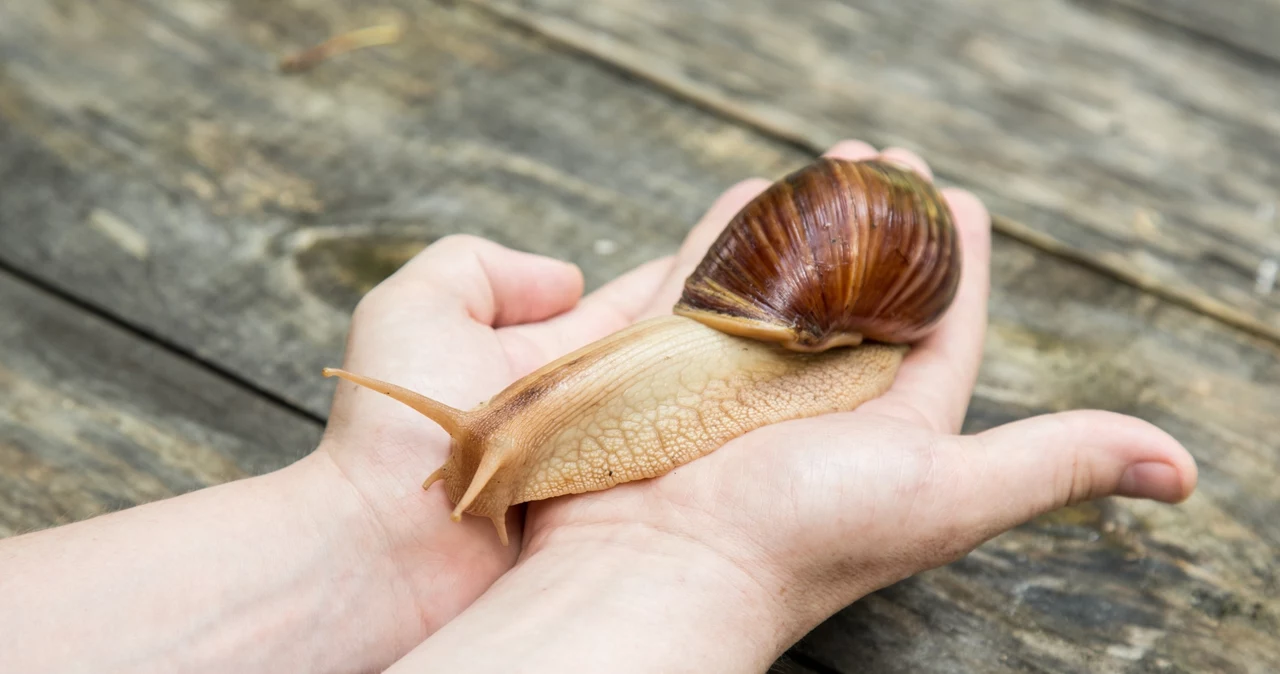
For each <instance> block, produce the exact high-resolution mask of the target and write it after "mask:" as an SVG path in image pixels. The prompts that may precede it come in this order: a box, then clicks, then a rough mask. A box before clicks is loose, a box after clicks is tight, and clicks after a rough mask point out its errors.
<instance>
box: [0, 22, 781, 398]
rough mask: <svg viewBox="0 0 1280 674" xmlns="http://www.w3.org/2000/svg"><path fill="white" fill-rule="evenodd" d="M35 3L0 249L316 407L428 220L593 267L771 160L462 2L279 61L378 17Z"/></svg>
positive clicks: (19, 55)
mask: <svg viewBox="0 0 1280 674" xmlns="http://www.w3.org/2000/svg"><path fill="white" fill-rule="evenodd" d="M59 7H62V6H61V5H59V4H57V3H45V2H42V1H41V0H19V1H17V2H5V3H3V6H0V63H2V64H4V65H3V66H2V68H3V70H0V184H3V185H4V186H5V189H4V190H3V192H2V193H0V220H3V221H4V222H5V226H4V227H2V228H0V261H3V262H5V263H7V264H10V265H13V266H15V267H18V268H21V269H24V270H27V271H28V272H30V273H32V274H37V275H39V276H41V277H42V278H44V279H46V280H47V281H48V282H49V283H51V284H54V285H56V286H57V287H59V288H61V289H63V290H65V291H67V292H69V293H72V294H74V295H76V296H78V297H82V298H85V299H86V301H89V302H91V303H92V304H94V305H96V306H99V307H103V308H104V309H105V310H107V311H109V312H110V313H111V314H113V315H116V316H119V317H120V318H121V319H122V320H125V321H128V322H129V323H131V324H134V325H138V326H140V327H141V328H143V329H145V330H147V331H148V332H150V333H153V334H156V335H158V336H160V337H161V338H163V339H166V340H169V341H171V342H173V343H176V344H181V345H184V346H185V347H188V348H190V349H191V350H192V351H193V352H194V353H196V354H197V355H198V356H200V357H201V358H203V359H205V360H206V361H208V362H211V363H214V364H217V365H218V366H219V367H224V368H226V369H227V370H229V371H231V372H234V373H236V374H237V375H239V376H241V377H243V378H245V379H246V380H248V381H251V382H253V383H254V384H255V385H257V386H260V387H262V388H264V389H267V390H272V391H275V392H278V393H279V394H280V395H282V396H283V397H284V398H286V399H288V400H289V401H291V402H293V403H294V404H296V405H298V406H300V407H303V408H305V409H306V410H308V411H310V412H311V413H313V414H317V415H321V414H324V413H325V411H326V410H327V406H328V402H329V399H330V397H331V395H332V387H333V383H332V381H327V380H323V379H321V377H320V369H321V368H322V367H324V366H329V365H335V364H337V363H338V362H339V361H340V359H341V355H342V348H343V343H344V337H345V330H346V325H347V321H348V319H349V313H350V310H351V308H352V307H353V306H354V304H355V302H356V300H357V299H358V298H359V297H360V295H361V294H362V293H363V292H364V291H366V290H368V289H369V288H370V287H372V286H373V285H374V284H375V283H376V282H377V281H379V280H381V279H382V278H383V277H385V276H386V275H387V274H389V273H390V272H391V271H392V270H393V269H395V268H396V267H397V266H398V265H399V264H400V263H402V262H403V261H404V260H406V259H408V257H409V256H411V255H412V254H413V253H415V252H416V251H417V250H419V249H420V248H421V247H422V246H423V245H426V244H427V243H429V242H430V241H432V240H434V239H436V238H439V237H441V236H444V235H446V234H451V233H455V232H469V233H473V234H479V235H483V236H487V237H490V238H493V239H496V240H498V241H501V242H502V243H505V244H508V245H511V246H514V247H518V248H521V249H525V250H532V251H535V252H541V253H545V254H551V255H555V256H557V257H566V258H568V259H571V260H574V261H576V262H578V263H580V264H581V265H582V266H583V267H584V269H585V270H586V272H587V276H588V281H589V283H590V284H591V285H592V286H596V285H599V284H600V283H601V282H602V281H604V280H605V279H607V278H612V277H613V276H615V275H617V274H618V273H621V272H622V271H624V270H625V269H627V268H630V267H631V266H633V265H635V264H638V263H640V262H642V261H645V260H648V259H650V258H653V257H656V256H658V255H660V254H662V253H666V252H671V251H672V250H674V246H675V244H676V243H677V242H678V241H679V239H680V237H681V236H682V235H683V232H684V231H685V230H686V229H687V228H688V226H689V223H690V222H692V221H694V220H696V218H697V217H698V215H699V214H700V212H701V209H703V208H705V206H706V204H707V203H708V196H709V195H712V194H715V193H716V192H718V191H719V190H721V189H723V188H724V187H726V186H728V185H729V184H732V183H733V182H734V181H736V180H739V179H742V178H746V177H748V176H750V175H751V174H752V172H756V171H764V172H767V173H777V172H779V171H781V170H782V169H783V166H784V165H785V161H793V160H794V155H791V154H790V153H788V152H787V149H786V148H779V147H778V146H775V145H770V144H767V143H753V142H750V141H749V140H748V139H749V138H750V137H751V133H750V132H749V131H744V130H742V129H739V128H736V127H733V126H730V125H726V124H724V123H722V122H721V121H720V120H717V119H715V118H712V117H709V116H707V115H705V114H702V113H700V112H699V111H697V110H696V109H694V108H691V107H689V106H685V105H680V104H678V103H676V102H674V101H672V100H670V99H667V98H664V97H662V96H654V95H653V94H652V93H650V92H648V91H645V90H643V89H640V88H637V87H633V86H631V83H629V82H626V81H624V80H620V79H619V78H617V77H615V76H614V75H613V74H611V73H609V72H607V71H605V70H602V69H600V68H595V67H591V66H588V65H584V64H582V63H580V62H579V61H577V60H576V59H574V58H572V57H570V56H567V55H565V54H562V53H559V52H556V51H553V50H551V49H549V48H548V47H546V46H545V45H543V44H541V43H540V42H538V41H536V40H533V39H530V38H527V37H521V36H518V35H513V34H510V33H509V32H506V31H502V30H499V28H498V27H497V26H496V25H495V24H494V23H493V22H492V21H490V20H487V19H486V18H485V17H483V16H477V15H476V12H474V11H450V10H447V9H443V8H440V7H438V6H435V5H431V4H424V3H417V4H414V3H406V7H409V8H411V9H412V11H409V9H405V10H403V11H401V12H399V13H398V14H397V16H400V17H401V18H400V20H402V21H404V22H405V23H406V25H407V27H406V30H405V38H404V40H403V41H402V42H401V43H400V44H398V45H393V46H391V47H387V48H385V49H376V50H375V49H371V50H365V51H360V52H353V53H351V54H347V55H344V56H343V57H340V58H337V59H335V60H333V61H331V62H329V63H326V64H322V66H321V67H318V68H316V69H315V70H313V71H311V72H309V73H307V74H306V75H303V76H285V75H282V74H280V73H278V72H277V71H276V68H275V62H276V60H277V59H278V58H279V57H280V56H281V55H285V54H289V53H292V52H293V51H295V50H297V49H300V48H303V47H305V46H309V45H310V44H312V43H314V42H318V41H321V40H323V39H325V38H327V37H328V36H329V35H330V34H332V33H336V32H339V31H342V30H347V29H351V28H359V27H361V26H365V25H370V24H375V23H379V22H382V21H385V20H387V17H386V16H384V15H383V14H380V13H376V12H372V11H365V10H356V9H349V4H348V3H337V2H327V3H326V2H319V3H316V2H311V3H305V4H302V3H294V4H288V3H271V4H269V5H263V4H262V3H257V2H247V1H246V2H241V3H227V2H222V3H206V2H198V1H196V0H182V1H179V2H166V3H159V2H154V3H134V2H126V1H125V0H108V1H106V2H102V3H90V4H83V3H81V4H74V5H67V6H66V7H65V8H64V9H59ZM344 8H347V9H344ZM392 18H395V17H394V16H393V17H392ZM784 157H785V158H786V160H785V161H784ZM597 251H600V252H597Z"/></svg>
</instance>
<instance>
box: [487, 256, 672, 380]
mask: <svg viewBox="0 0 1280 674" xmlns="http://www.w3.org/2000/svg"><path fill="white" fill-rule="evenodd" d="M674 259H675V258H674V257H672V256H670V255H668V256H666V257H662V258H659V259H657V260H651V261H649V262H646V263H645V264H642V265H640V266H639V267H636V268H635V269H632V270H631V271H629V272H627V273H626V274H623V275H622V276H619V277H618V278H616V279H614V280H612V281H610V282H609V283H607V284H605V285H603V286H601V287H600V288H599V289H598V290H596V291H594V292H592V293H591V294H589V295H587V296H586V297H585V298H583V300H582V301H581V302H579V303H578V306H576V307H574V308H573V309H572V310H570V311H568V312H566V313H564V314H561V315H559V316H555V317H553V318H551V319H549V320H546V321H543V322H540V323H529V324H527V325H517V326H512V327H509V328H503V329H502V330H500V331H498V336H499V338H500V339H502V342H503V348H504V349H506V351H507V354H508V356H509V357H510V360H511V365H512V368H513V370H515V374H516V376H523V375H524V374H527V373H528V372H531V371H532V370H534V369H536V368H538V367H541V366H542V364H543V363H548V362H550V361H552V360H555V359H556V358H559V357H560V356H563V355H564V354H566V353H569V352H571V351H573V350H574V349H577V348H580V347H582V346H585V345H586V344H589V343H591V342H594V341H596V340H598V339H600V338H602V337H605V336H607V335H610V334H612V333H614V332H617V331H618V330H621V329H623V328H625V327H627V326H628V325H631V324H632V323H634V322H635V320H636V318H637V317H638V316H639V315H640V312H641V311H642V310H643V309H644V308H645V307H647V306H648V305H649V303H650V302H651V301H652V299H653V296H654V293H655V292H656V291H657V289H658V285H659V284H660V283H661V282H662V280H663V278H665V277H666V276H667V274H668V273H670V271H671V265H672V262H673V261H674Z"/></svg>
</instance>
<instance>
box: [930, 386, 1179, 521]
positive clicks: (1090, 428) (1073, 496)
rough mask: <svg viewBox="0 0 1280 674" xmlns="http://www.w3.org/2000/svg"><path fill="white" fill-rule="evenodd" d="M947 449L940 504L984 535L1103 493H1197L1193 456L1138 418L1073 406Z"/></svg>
mask: <svg viewBox="0 0 1280 674" xmlns="http://www.w3.org/2000/svg"><path fill="white" fill-rule="evenodd" d="M963 440H964V441H965V444H967V445H968V446H963V445H961V446H958V447H956V448H953V449H952V450H950V451H945V450H944V451H942V452H941V453H940V455H939V457H938V461H939V465H938V466H937V468H938V473H937V474H939V475H947V476H948V478H947V480H946V486H941V485H939V488H940V489H942V490H943V493H942V494H940V495H938V497H937V500H936V504H937V507H939V508H941V509H943V510H950V511H953V512H956V513H958V514H959V516H960V517H961V518H962V520H963V521H962V522H960V526H961V528H963V529H964V530H965V531H969V532H976V533H977V534H978V536H979V540H977V541H974V543H975V544H976V543H979V542H981V540H985V538H986V537H988V536H990V535H994V534H995V533H998V532H1000V531H1004V530H1006V529H1010V528H1013V527H1015V526H1018V525H1019V524H1022V523H1024V522H1026V521H1029V520H1031V519H1033V518H1035V517H1038V516H1040V515H1043V514H1045V513H1047V512H1051V511H1053V510H1057V509H1058V508H1062V507H1065V506H1069V505H1073V504H1076V503H1080V502H1083V501H1089V500H1093V499H1098V498H1102V497H1105V496H1126V497H1132V498H1142V499H1151V500H1155V501H1162V502H1165V503H1179V502H1181V501H1183V500H1186V499H1187V498H1188V497H1190V496H1191V493H1192V492H1193V491H1194V490H1195V486H1196V481H1197V470H1196V463H1195V459H1193V458H1192V457H1191V454H1190V453H1188V452H1187V450H1186V449H1184V448H1183V447H1182V445H1181V444H1179V443H1178V441H1177V440H1175V439H1174V438H1173V437H1172V436H1170V435H1169V434H1167V433H1165V432H1164V431H1162V430H1160V429H1159V428H1157V427H1155V426H1154V425H1152V424H1150V423H1147V422H1145V421H1142V420H1140V419H1136V418H1133V417H1129V416H1125V415H1121V414H1115V413H1112V412H1101V411H1074V412H1063V413H1059V414H1051V415H1045V416H1040V417H1033V418H1030V419H1025V420H1022V421H1016V422H1013V423H1010V424H1006V425H1004V426H1000V427H998V428H994V429H992V430H989V431H986V432H984V433H981V434H979V435H976V436H970V437H966V438H963Z"/></svg>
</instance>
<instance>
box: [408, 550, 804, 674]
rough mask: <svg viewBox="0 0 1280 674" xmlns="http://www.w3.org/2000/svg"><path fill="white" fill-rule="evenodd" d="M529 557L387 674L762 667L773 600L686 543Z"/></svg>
mask: <svg viewBox="0 0 1280 674" xmlns="http://www.w3.org/2000/svg"><path fill="white" fill-rule="evenodd" d="M681 545H683V546H687V547H684V548H682V549H678V550H677V549H672V548H664V549H644V546H636V545H631V544H628V543H624V542H622V541H619V542H618V544H617V545H606V546H604V547H600V546H598V545H596V544H591V545H582V546H576V545H560V546H557V547H555V548H553V549H544V550H543V551H540V552H534V553H532V554H531V555H530V556H529V557H527V558H526V559H524V560H523V561H521V562H520V564H519V565H517V566H516V567H515V569H513V570H512V571H511V572H509V573H508V574H507V575H506V576H504V577H503V578H502V579H501V580H499V581H498V582H497V583H496V584H495V585H494V586H493V587H492V588H490V590H489V592H487V593H486V594H485V595H484V596H483V597H481V598H480V599H479V600H478V601H477V602H476V603H475V604H473V605H472V606H471V607H470V608H469V609H467V610H466V611H465V612H463V613H462V614H461V615H460V616H458V617H457V618H456V619H455V620H454V621H453V622H451V623H449V624H448V625H446V626H445V627H444V628H443V629H441V630H440V631H439V632H437V633H436V634H435V635H434V636H432V637H431V638H430V639H428V640H427V641H426V642H425V643H423V644H422V645H421V646H420V647H418V648H417V649H415V650H414V651H413V652H412V653H411V654H409V655H408V656H406V657H405V658H404V659H403V660H401V661H400V662H398V663H397V664H396V666H395V667H393V668H392V669H391V670H389V671H391V672H394V673H397V674H400V673H405V672H425V671H441V672H446V671H447V672H459V673H463V672H465V673H468V674H470V673H473V672H511V671H520V672H528V673H531V674H536V673H539V672H547V673H551V672H563V671H580V670H581V671H608V672H616V673H618V674H625V673H627V672H645V673H648V672H657V671H660V672H685V671H687V672H705V671H715V672H725V673H732V672H763V671H765V670H766V669H768V667H769V665H770V663H772V662H773V660H774V659H776V658H777V657H778V655H779V654H780V653H781V652H782V651H783V650H784V649H785V648H786V647H787V646H788V645H789V644H790V643H791V641H792V640H793V639H794V638H796V637H798V636H799V635H797V634H795V633H794V631H793V630H792V629H791V627H792V626H791V625H789V624H788V623H787V621H785V620H780V611H779V607H780V605H781V603H782V602H781V601H780V600H779V597H777V596H774V595H776V590H775V591H769V590H766V589H765V588H764V587H762V586H761V585H760V584H758V583H757V581H756V580H754V579H751V578H749V577H747V576H746V575H745V574H743V573H742V572H741V571H740V570H738V569H734V568H730V567H727V566H726V565H725V564H724V563H723V562H722V561H720V560H719V559H716V558H713V556H712V555H711V553H709V552H707V551H705V550H704V549H700V546H699V544H697V543H696V542H684V543H681Z"/></svg>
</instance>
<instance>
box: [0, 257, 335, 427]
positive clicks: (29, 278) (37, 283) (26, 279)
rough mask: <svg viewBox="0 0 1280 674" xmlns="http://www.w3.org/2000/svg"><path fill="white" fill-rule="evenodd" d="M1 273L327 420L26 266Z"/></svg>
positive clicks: (272, 400) (258, 393)
mask: <svg viewBox="0 0 1280 674" xmlns="http://www.w3.org/2000/svg"><path fill="white" fill-rule="evenodd" d="M0 275H3V276H7V277H9V278H11V279H13V280H14V281H16V282H18V283H21V284H23V285H26V286H28V287H30V288H34V289H35V290H37V291H39V292H40V293H43V294H44V295H47V296H49V298H50V299H51V300H53V301H57V302H64V303H66V304H68V305H69V306H71V307H73V308H75V309H76V310H78V311H82V312H84V313H87V314H89V315H91V316H93V317H95V318H98V319H100V320H103V321H105V322H107V323H108V324H110V325H111V326H113V327H115V328H118V329H120V330H122V331H124V332H126V333H128V334H130V335H132V336H134V337H136V338H138V339H140V340H142V341H144V342H146V343H148V344H151V345H153V346H155V347H156V348H158V349H161V350H163V351H167V352H168V353H171V354H173V355H175V356H177V357H179V358H181V359H183V360H185V361H187V362H189V363H192V364H194V365H195V366H196V367H199V368H201V369H203V370H205V371H207V372H209V373H211V374H213V375H214V376H216V377H218V378H220V379H222V380H223V381H226V382H227V383H229V384H231V385H232V386H235V387H236V388H239V389H241V390H244V391H246V392H248V393H249V394H250V395H253V396H254V397H256V398H259V399H260V400H262V401H263V402H266V403H268V404H271V405H275V406H277V407H280V408H281V409H283V410H285V411H286V412H289V413H291V414H295V415H297V416H299V417H301V418H303V419H306V420H307V421H310V422H312V423H315V424H319V425H321V426H323V425H324V424H325V423H326V419H325V418H324V417H323V416H320V415H318V414H314V413H312V412H310V411H308V410H306V409H304V408H302V407H300V406H298V405H295V404H294V403H292V402H290V401H289V400H288V399H286V398H284V397H281V396H278V395H276V394H275V393H272V392H271V391H269V390H267V389H264V388H262V387H260V386H258V385H257V384H254V383H253V382H252V381H250V380H248V379H245V378H244V377H241V376H240V375H238V374H236V373H235V372H233V371H231V370H228V369H227V368H224V367H222V366H220V365H218V364H217V363H215V362H213V361H210V360H208V359H206V358H204V357H202V356H201V355H200V354H198V353H196V352H194V351H192V350H190V349H187V348H185V347H183V346H181V345H179V344H175V343H174V342H172V341H170V340H168V339H165V338H164V337H162V336H160V335H159V334H157V333H155V332H152V331H151V330H148V329H146V328H145V327H142V326H140V325H138V324H136V323H133V322H130V321H128V320H125V319H124V318H121V317H120V316H118V315H116V314H114V313H112V312H110V311H108V310H106V309H104V308H102V307H99V306H96V305H94V304H91V303H90V302H88V301H86V300H83V299H81V298H79V297H76V296H75V295H73V294H71V293H69V292H67V291H65V290H63V289H61V288H59V287H57V286H55V285H53V284H52V283H49V282H47V281H45V280H44V279H42V278H40V277H38V276H34V275H32V274H29V273H27V272H25V271H23V270H22V269H20V268H18V267H15V266H13V265H11V264H9V263H8V262H6V261H4V260H3V259H0Z"/></svg>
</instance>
